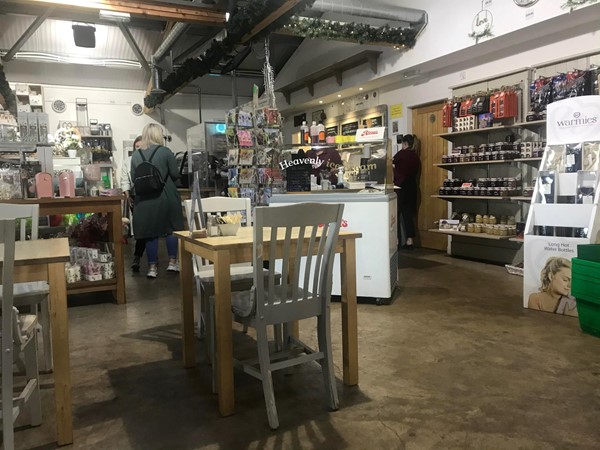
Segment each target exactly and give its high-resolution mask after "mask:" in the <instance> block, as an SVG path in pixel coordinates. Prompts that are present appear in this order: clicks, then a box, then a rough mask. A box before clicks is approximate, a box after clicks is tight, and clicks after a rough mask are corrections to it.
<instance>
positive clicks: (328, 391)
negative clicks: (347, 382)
mask: <svg viewBox="0 0 600 450" xmlns="http://www.w3.org/2000/svg"><path fill="white" fill-rule="evenodd" d="M317 334H318V340H319V351H321V352H323V355H324V356H323V362H322V364H321V368H322V370H323V382H324V384H325V395H326V398H327V406H329V408H331V409H332V410H334V411H337V410H338V408H339V407H340V404H339V400H338V393H337V387H336V384H335V372H334V369H333V354H332V350H331V328H330V326H329V317H327V316H326V315H325V314H322V315H320V316H319V317H318V319H317Z"/></svg>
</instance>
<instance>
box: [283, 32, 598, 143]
mask: <svg viewBox="0 0 600 450" xmlns="http://www.w3.org/2000/svg"><path fill="white" fill-rule="evenodd" d="M540 42H542V44H541V45H539V46H536V47H535V48H529V49H527V50H522V49H521V48H520V47H519V46H515V47H514V52H513V53H511V54H507V53H509V52H507V51H502V52H498V54H497V56H498V57H497V58H491V59H492V60H491V61H487V62H484V63H481V64H480V63H478V61H479V60H480V59H482V58H478V57H476V58H473V59H472V60H471V61H470V62H468V63H464V64H456V65H453V66H448V67H446V68H443V69H440V70H437V71H431V72H430V73H428V74H426V76H424V77H421V78H419V81H418V82H417V83H410V82H407V81H406V80H405V79H404V78H403V77H402V76H401V75H399V74H397V75H395V76H391V77H390V78H391V80H392V82H391V84H386V85H385V86H384V87H381V88H379V95H378V98H379V104H387V105H393V104H398V103H402V104H403V105H404V108H405V110H404V112H405V113H404V115H403V117H402V119H400V123H399V130H398V131H399V133H401V134H405V133H409V132H410V131H411V121H412V118H411V115H410V108H411V107H413V106H418V105H423V104H427V103H432V102H436V101H442V100H443V99H446V98H449V97H450V96H451V92H452V89H451V87H452V86H456V85H459V84H467V83H474V82H476V81H479V80H483V79H486V78H491V77H494V76H497V75H500V74H503V73H507V72H510V71H517V70H519V69H523V68H525V67H541V66H544V65H547V64H549V63H551V62H556V61H561V60H562V61H567V60H570V59H574V58H575V57H576V56H577V55H581V54H594V53H596V54H598V53H600V38H599V32H589V33H584V34H581V35H576V36H573V37H570V38H567V39H563V40H559V41H558V42H553V43H547V44H544V43H543V42H544V40H541V41H540ZM528 46H529V47H531V43H528ZM483 59H484V60H485V59H490V58H483ZM592 62H595V63H596V64H598V63H600V61H599V59H598V57H596V58H595V60H593V61H592ZM572 68H573V67H571V66H569V64H566V63H565V64H564V67H563V68H562V69H561V70H570V69H572ZM577 68H581V69H583V68H585V67H577ZM393 80H395V82H394V81H393ZM332 83H333V84H335V80H333V81H332ZM355 91H356V89H355ZM365 92H366V91H365ZM342 100H344V101H347V100H348V99H347V98H344V97H342V98H341V99H340V100H336V101H335V102H332V103H329V104H324V105H320V106H319V107H318V108H317V107H315V106H311V107H310V108H306V109H304V110H303V111H305V112H307V117H310V113H311V112H312V111H313V110H315V109H324V110H325V111H326V113H327V114H328V115H329V112H328V111H332V112H333V111H339V110H340V102H341V101H342ZM292 111H293V112H290V113H289V114H287V117H288V120H286V123H285V124H284V136H285V137H286V142H289V139H288V138H287V136H289V135H290V134H291V133H293V132H294V131H296V130H294V127H293V120H291V119H292V116H293V115H296V114H299V112H298V111H297V110H292ZM389 125H390V129H391V121H390V124H389Z"/></svg>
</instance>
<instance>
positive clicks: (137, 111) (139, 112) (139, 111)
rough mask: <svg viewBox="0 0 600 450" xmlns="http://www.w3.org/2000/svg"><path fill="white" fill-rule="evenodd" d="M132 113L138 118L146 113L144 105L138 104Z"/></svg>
mask: <svg viewBox="0 0 600 450" xmlns="http://www.w3.org/2000/svg"><path fill="white" fill-rule="evenodd" d="M131 112H132V113H133V114H135V115H136V116H141V115H142V113H143V112H144V108H142V105H140V104H139V103H136V104H134V105H133V106H132V107H131Z"/></svg>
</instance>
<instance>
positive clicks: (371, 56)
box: [277, 50, 383, 105]
mask: <svg viewBox="0 0 600 450" xmlns="http://www.w3.org/2000/svg"><path fill="white" fill-rule="evenodd" d="M382 53H383V52H381V51H374V50H364V51H362V52H359V53H357V54H355V55H352V56H349V57H348V58H345V59H342V60H340V61H332V62H331V64H329V65H328V66H327V68H325V69H321V70H318V71H316V72H313V73H311V74H309V75H306V76H305V77H302V78H299V79H297V80H295V81H293V82H292V83H290V84H288V85H286V86H283V87H281V88H279V89H277V92H281V93H282V94H283V95H284V97H285V100H286V102H287V103H288V105H289V104H290V96H291V94H292V92H296V91H299V90H302V89H304V88H307V89H308V93H309V94H310V95H311V96H314V87H315V84H317V83H318V82H319V81H323V80H325V79H327V78H330V77H335V80H336V82H337V84H338V86H342V85H343V73H344V72H346V71H347V70H351V69H354V68H356V67H358V66H360V65H362V64H369V66H370V68H371V71H372V72H373V73H374V74H376V73H377V60H378V58H379V56H380V55H381V54H382Z"/></svg>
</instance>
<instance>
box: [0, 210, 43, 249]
mask: <svg viewBox="0 0 600 450" xmlns="http://www.w3.org/2000/svg"><path fill="white" fill-rule="evenodd" d="M15 217H16V218H17V219H20V220H19V222H20V224H19V229H20V233H19V239H20V240H21V241H24V240H26V239H27V219H31V239H32V240H33V239H37V238H38V228H39V222H40V205H38V204H32V205H15V204H12V203H0V219H9V218H15Z"/></svg>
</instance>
